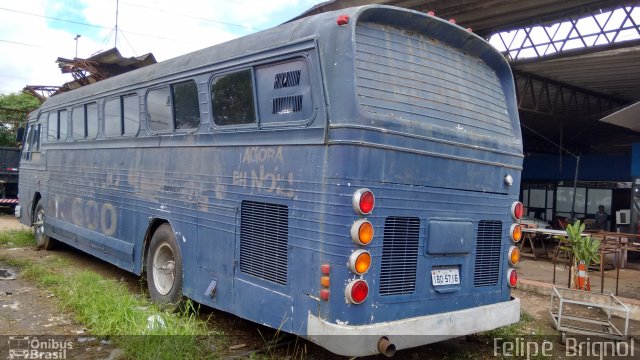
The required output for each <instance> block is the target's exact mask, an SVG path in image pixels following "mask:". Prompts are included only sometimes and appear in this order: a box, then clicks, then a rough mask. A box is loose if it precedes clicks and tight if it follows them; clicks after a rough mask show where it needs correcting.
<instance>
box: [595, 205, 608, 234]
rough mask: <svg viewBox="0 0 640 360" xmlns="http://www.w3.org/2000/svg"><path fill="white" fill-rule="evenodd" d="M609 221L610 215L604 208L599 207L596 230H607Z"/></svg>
mask: <svg viewBox="0 0 640 360" xmlns="http://www.w3.org/2000/svg"><path fill="white" fill-rule="evenodd" d="M608 219H609V215H607V213H605V212H604V206H603V205H599V206H598V212H597V213H596V217H595V221H596V223H595V228H596V229H598V230H607V220H608Z"/></svg>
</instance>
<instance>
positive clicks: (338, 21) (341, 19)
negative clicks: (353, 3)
mask: <svg viewBox="0 0 640 360" xmlns="http://www.w3.org/2000/svg"><path fill="white" fill-rule="evenodd" d="M348 23H349V16H348V15H340V16H338V18H337V19H336V24H338V26H343V25H347V24H348Z"/></svg>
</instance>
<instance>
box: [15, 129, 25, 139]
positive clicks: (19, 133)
mask: <svg viewBox="0 0 640 360" xmlns="http://www.w3.org/2000/svg"><path fill="white" fill-rule="evenodd" d="M22 139H24V128H23V127H19V128H18V131H17V132H16V142H17V143H21V142H22Z"/></svg>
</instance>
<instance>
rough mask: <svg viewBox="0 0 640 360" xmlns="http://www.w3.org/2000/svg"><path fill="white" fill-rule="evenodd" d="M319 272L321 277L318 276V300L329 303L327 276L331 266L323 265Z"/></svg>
mask: <svg viewBox="0 0 640 360" xmlns="http://www.w3.org/2000/svg"><path fill="white" fill-rule="evenodd" d="M320 272H321V273H322V276H320V286H321V287H322V288H321V289H320V299H322V300H324V301H329V295H330V292H329V286H330V285H331V279H330V278H329V274H330V273H331V265H329V264H327V263H324V264H322V265H320Z"/></svg>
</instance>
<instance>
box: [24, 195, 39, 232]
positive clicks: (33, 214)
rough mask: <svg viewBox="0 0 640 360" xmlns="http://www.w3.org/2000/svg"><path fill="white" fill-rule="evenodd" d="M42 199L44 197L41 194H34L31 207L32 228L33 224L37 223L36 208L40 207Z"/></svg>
mask: <svg viewBox="0 0 640 360" xmlns="http://www.w3.org/2000/svg"><path fill="white" fill-rule="evenodd" d="M41 199H42V195H40V192H36V193H35V194H33V200H32V201H31V206H32V207H31V226H33V223H34V222H35V219H36V206H38V203H39V202H40V200H41ZM27 208H28V206H27ZM27 211H28V210H27Z"/></svg>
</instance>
